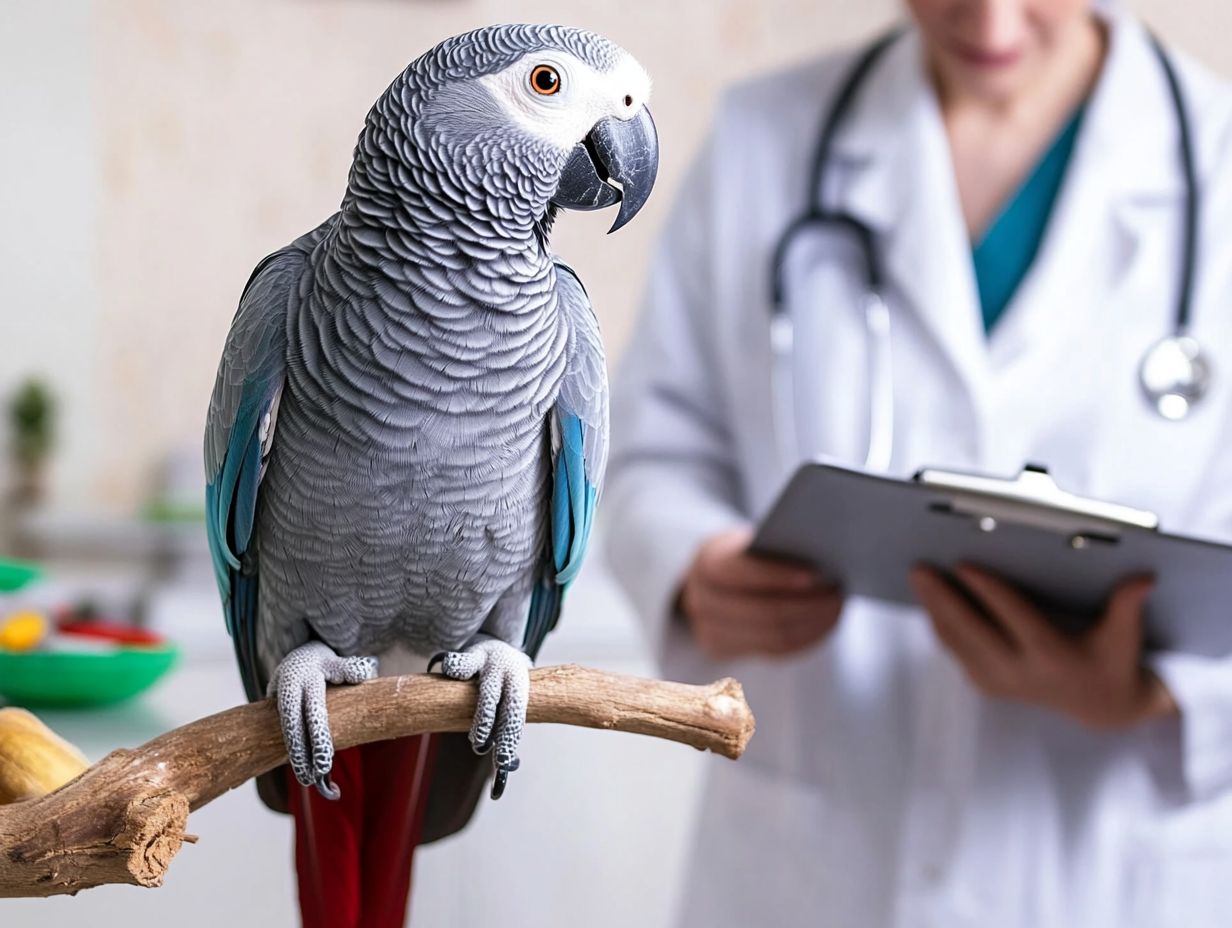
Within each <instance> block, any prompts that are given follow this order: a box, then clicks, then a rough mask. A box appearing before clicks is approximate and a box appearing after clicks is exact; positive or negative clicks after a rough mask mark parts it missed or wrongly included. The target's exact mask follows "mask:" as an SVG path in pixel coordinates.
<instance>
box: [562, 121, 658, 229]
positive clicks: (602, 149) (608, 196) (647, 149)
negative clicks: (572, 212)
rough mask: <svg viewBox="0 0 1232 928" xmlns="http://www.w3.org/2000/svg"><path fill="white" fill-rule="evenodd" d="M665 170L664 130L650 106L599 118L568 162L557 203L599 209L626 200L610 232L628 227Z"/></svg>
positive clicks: (582, 208)
mask: <svg viewBox="0 0 1232 928" xmlns="http://www.w3.org/2000/svg"><path fill="white" fill-rule="evenodd" d="M658 174H659V133H658V131H657V130H656V129H655V124H654V120H653V119H652V118H651V117H650V110H648V109H647V108H646V107H644V106H643V107H642V108H641V110H640V111H639V112H638V114H637V115H636V116H634V117H633V118H632V119H627V120H622V119H616V118H615V117H608V118H607V119H604V120H601V121H600V122H598V123H597V124H596V125H595V127H594V128H593V129H591V130H590V134H589V135H588V136H586V138H585V139H583V140H582V141H581V142H579V143H578V144H577V145H576V146H575V147H574V149H573V153H572V154H571V155H570V156H569V160H568V161H567V162H565V168H564V170H563V171H562V172H561V175H560V186H559V187H557V188H556V195H555V196H554V197H552V203H554V204H555V205H556V206H559V207H561V208H562V209H576V210H594V209H604V208H605V207H608V206H613V205H615V204H616V203H619V204H620V212H619V213H618V214H617V216H616V221H615V222H614V223H613V224H612V228H611V229H609V230H608V232H609V234H610V233H612V232H615V231H616V230H617V229H619V228H621V227H623V226H625V225H626V224H627V223H628V222H629V220H630V219H632V218H633V217H634V216H636V215H637V214H638V213H639V212H640V211H641V209H642V207H643V206H645V205H646V201H647V200H648V199H649V198H650V191H651V190H653V189H654V184H655V178H656V177H657V176H658Z"/></svg>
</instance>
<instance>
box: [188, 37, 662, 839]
mask: <svg viewBox="0 0 1232 928" xmlns="http://www.w3.org/2000/svg"><path fill="white" fill-rule="evenodd" d="M649 90H650V82H649V79H648V77H647V75H646V73H645V71H644V70H643V69H642V67H641V66H640V65H639V64H638V63H637V62H636V61H635V60H634V59H633V58H632V57H631V56H630V55H629V54H628V53H627V52H625V51H624V50H623V49H621V48H619V47H617V46H616V45H614V44H612V43H611V42H609V41H608V40H606V39H604V38H602V37H600V36H598V35H595V34H593V33H589V32H585V31H581V30H578V29H572V28H564V27H559V26H526V25H516V26H515V25H505V26H493V27H490V28H485V29H479V30H477V31H474V32H471V33H468V34H465V35H461V36H457V37H455V38H452V39H449V40H447V41H445V42H443V43H441V44H440V45H438V46H437V47H436V48H434V49H432V50H431V51H429V52H427V53H426V54H424V55H423V56H422V57H420V58H419V59H417V60H416V61H414V62H413V63H412V64H411V65H410V66H409V67H408V68H407V69H406V70H405V71H404V72H403V73H402V74H401V75H400V76H399V77H398V78H396V79H395V80H394V82H393V83H392V84H391V85H390V86H389V88H388V89H387V90H386V91H385V92H384V93H383V94H382V95H381V97H380V99H378V100H377V102H376V104H375V105H374V106H373V107H372V110H371V111H370V113H369V114H368V117H367V120H366V122H365V124H364V128H363V131H362V132H361V133H360V136H359V140H358V143H357V145H356V149H355V155H354V161H353V164H352V166H351V171H350V176H349V180H348V183H347V188H346V194H345V196H344V198H343V201H342V205H341V208H340V209H339V211H338V212H337V213H335V214H334V215H333V216H331V217H330V218H329V219H327V220H326V221H325V222H324V223H322V224H321V225H320V226H318V227H317V228H316V229H314V230H313V231H311V232H309V233H308V234H306V235H304V236H302V237H301V238H299V239H297V240H296V241H294V242H293V243H291V244H290V245H288V246H287V247H285V248H283V249H282V250H280V251H277V252H275V253H274V254H272V255H270V256H269V257H267V258H265V259H264V260H263V261H262V262H261V263H260V264H259V265H258V266H257V268H256V270H255V271H254V272H253V274H252V276H251V278H250V279H249V281H248V284H247V286H246V287H245V290H244V293H243V296H242V298H241V300H240V305H239V309H238V311H237V313H236V315H235V318H234V321H233V323H232V325H231V330H230V333H229V334H228V336H227V340H226V345H225V348H224V350H223V356H222V361H221V364H220V366H219V370H218V377H217V381H216V383H215V386H214V392H213V395H212V397H211V400H210V406H209V413H208V421H207V425H206V434H205V466H206V476H207V490H206V499H207V509H208V519H207V524H208V531H209V541H210V549H211V552H212V554H213V558H214V565H215V569H216V574H217V580H218V585H219V589H220V590H221V593H222V598H223V602H224V608H225V611H226V617H227V626H228V629H229V631H230V633H231V635H232V637H233V640H234V645H235V652H236V656H237V659H238V662H239V666H240V672H241V675H242V677H243V681H244V685H245V687H246V690H247V694H248V697H249V698H250V699H254V700H255V699H259V698H261V697H263V696H265V695H266V693H267V689H268V691H269V693H270V694H271V695H276V697H277V703H278V710H279V713H280V716H281V720H282V726H283V734H284V737H285V740H286V746H287V751H288V755H289V758H290V765H291V770H292V771H293V773H294V776H295V778H296V780H298V782H299V783H300V784H304V785H309V784H312V785H315V786H316V788H317V789H318V790H320V791H321V793H322V794H324V795H327V796H329V797H335V796H337V794H338V789H337V787H335V785H334V784H333V782H332V781H331V779H330V775H331V766H332V765H333V763H334V752H333V745H332V742H331V739H330V734H329V725H328V720H327V717H326V708H325V699H324V696H325V685H326V683H327V682H328V683H357V682H360V681H363V680H366V679H369V678H370V677H372V676H373V675H374V674H375V673H376V672H377V660H378V658H379V659H381V660H382V661H387V662H388V663H389V664H390V665H391V666H389V667H387V666H385V665H384V664H383V665H382V669H383V670H386V671H388V670H390V669H391V668H392V669H398V667H400V666H401V664H400V663H399V661H398V656H400V655H405V654H407V653H410V654H413V655H418V656H420V657H421V658H427V657H430V656H432V655H434V654H438V652H440V656H441V657H442V667H443V670H444V673H445V674H446V675H448V676H450V677H453V678H455V679H470V678H478V681H479V693H480V697H479V702H478V706H477V709H476V713H475V718H474V725H473V727H472V729H471V732H470V745H471V746H473V748H474V750H475V751H476V752H480V751H484V750H487V749H488V748H494V751H493V762H494V763H493V766H494V768H495V771H496V781H495V783H494V785H493V794H494V795H499V793H500V791H501V790H502V788H503V786H504V783H505V779H506V777H507V775H508V773H509V772H511V771H513V770H515V769H517V766H518V755H517V748H518V741H519V737H520V734H521V731H522V727H523V722H524V719H525V712H526V701H527V693H528V688H529V676H528V673H529V668H530V665H531V660H532V659H533V657H534V656H535V654H536V652H537V651H538V649H539V646H540V645H541V643H542V642H543V639H544V636H545V635H546V634H547V632H548V631H549V630H550V629H551V628H552V627H553V626H554V624H555V623H556V620H557V617H558V615H559V613H560V608H561V596H562V593H563V590H564V588H565V587H566V586H567V585H568V583H569V582H570V581H571V580H572V579H573V578H574V576H575V575H576V573H577V571H578V568H579V566H580V564H581V561H582V558H583V555H584V553H585V550H586V544H587V539H588V537H589V534H590V529H591V524H592V519H593V516H594V509H595V503H596V499H597V497H598V494H599V488H600V484H601V482H602V475H603V469H604V464H605V458H606V454H607V427H608V425H607V381H606V371H605V362H604V357H603V349H602V344H601V341H600V337H599V331H598V325H597V323H596V319H595V316H594V313H593V312H592V309H591V306H590V302H589V300H588V299H587V296H586V292H585V290H584V289H583V287H582V285H581V282H580V281H579V280H578V278H577V276H576V275H575V274H574V273H573V272H572V271H571V270H570V269H569V268H568V267H566V266H565V265H564V264H562V263H561V262H560V261H559V260H557V259H556V258H554V257H553V255H552V253H551V252H550V250H549V247H548V233H549V230H550V228H551V226H552V222H553V219H554V217H555V215H556V212H557V210H558V209H560V208H566V209H583V210H590V209H599V208H603V207H606V206H612V205H615V204H616V203H619V204H620V211H619V214H618V216H617V218H616V220H615V225H614V226H613V227H612V230H613V231H614V230H615V229H617V228H619V227H621V226H623V225H624V224H625V223H627V222H628V221H629V220H630V219H632V217H633V216H634V215H635V214H636V213H637V212H638V211H639V210H640V209H641V207H642V206H643V205H644V203H645V202H646V199H647V197H648V196H649V194H650V190H651V187H652V186H653V184H654V180H655V176H656V173H657V167H658V141H657V136H656V132H655V128H654V123H653V121H652V119H651V117H650V114H649V112H648V110H647V109H646V105H645V104H646V100H647V97H648V95H649ZM419 666H420V667H421V668H422V666H423V663H422V662H421V663H420V664H419ZM440 752H441V753H440V754H439V755H437V756H436V760H437V766H438V769H437V770H436V771H435V774H434V779H435V780H436V781H438V782H434V783H433V786H432V792H433V794H434V796H435V795H437V794H439V795H441V796H447V797H451V798H450V799H447V800H445V801H447V802H453V803H454V804H462V805H465V803H466V801H467V800H466V798H465V796H466V795H467V794H468V791H470V787H469V786H466V787H463V786H461V785H460V784H458V783H441V782H439V781H440V780H441V779H442V778H443V777H446V773H445V771H443V770H442V769H440V766H441V763H442V762H443V759H444V758H445V756H446V755H447V754H448V750H447V748H446V745H445V743H442V744H441V745H440ZM343 753H346V752H343ZM339 756H340V757H341V756H342V755H341V754H340V755H339ZM449 756H451V757H453V758H454V759H455V760H457V756H458V755H457V752H456V751H454V752H453V754H452V755H449ZM467 756H468V757H473V755H472V754H471V753H470V752H469V750H468V752H467ZM463 766H465V765H463ZM455 775H456V776H459V777H460V776H462V772H460V771H457V770H455V771H454V773H452V774H450V777H453V776H455ZM472 779H473V778H472ZM284 784H285V778H284V780H283V781H282V782H281V783H280V782H277V781H273V782H269V781H267V782H266V783H265V784H264V788H263V795H264V796H266V797H267V801H271V802H273V803H275V804H277V802H278V801H279V797H277V796H276V795H275V794H277V793H279V792H280V789H279V787H282V786H283V785H284ZM305 795H307V793H305ZM281 798H282V799H285V798H286V797H285V795H284V796H283V797H281ZM316 801H318V802H319V800H316ZM469 801H470V803H471V805H472V806H473V801H474V798H473V795H472V796H471V798H470V800H469ZM292 804H293V805H294V803H292ZM437 811H438V810H433V809H431V808H430V809H429V810H428V813H427V814H428V816H429V819H432V818H433V814H434V812H437ZM460 814H461V819H462V821H465V818H466V816H467V815H469V807H466V808H465V809H463V810H462V812H461V813H460ZM458 815H459V813H458V811H457V810H456V809H455V810H447V811H445V812H443V813H440V814H439V815H437V818H438V819H440V820H441V821H447V820H450V819H451V818H453V819H456V818H457V816H458ZM456 824H457V823H456V821H455V824H454V825H442V826H441V830H442V831H444V830H451V829H452V828H454V827H456ZM431 830H432V828H431V826H429V831H431Z"/></svg>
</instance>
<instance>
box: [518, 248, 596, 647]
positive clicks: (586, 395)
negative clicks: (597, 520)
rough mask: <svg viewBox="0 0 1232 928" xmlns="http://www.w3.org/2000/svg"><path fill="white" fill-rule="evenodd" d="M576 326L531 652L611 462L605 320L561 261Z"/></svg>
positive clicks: (584, 540) (561, 402)
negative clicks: (602, 331) (547, 555)
mask: <svg viewBox="0 0 1232 928" xmlns="http://www.w3.org/2000/svg"><path fill="white" fill-rule="evenodd" d="M556 272H557V273H556V290H557V298H558V300H559V303H560V309H561V312H562V313H563V314H564V316H565V318H566V320H567V324H568V327H569V341H568V348H567V351H566V365H565V376H564V380H563V381H562V383H561V388H560V395H559V396H558V397H557V400H556V405H555V406H554V407H553V409H552V412H551V413H550V415H551V417H552V421H551V432H552V454H553V461H552V495H551V562H550V564H549V565H548V569H547V570H546V571H545V576H544V577H543V578H542V579H541V580H540V582H539V584H538V585H537V586H536V587H535V590H534V592H533V594H532V596H531V607H530V617H529V621H528V622H527V626H526V634H525V637H524V639H523V643H522V647H523V650H525V651H526V653H527V654H529V655H530V656H531V657H532V658H533V657H535V656H536V655H537V654H538V651H539V648H540V646H541V645H542V644H543V639H544V638H545V637H546V636H547V633H548V632H550V631H551V630H552V629H553V628H554V627H555V626H556V621H557V619H559V617H560V607H561V599H562V596H563V593H564V590H565V589H566V588H567V587H568V586H569V584H570V583H572V582H573V580H574V578H575V577H576V576H577V573H578V571H579V570H580V569H581V566H582V561H583V560H584V558H585V555H586V548H587V545H588V544H589V542H590V533H591V527H592V525H593V523H594V516H595V508H596V506H597V504H598V501H599V492H600V489H601V488H602V485H603V471H604V469H605V468H606V466H607V444H608V396H607V363H606V360H605V358H604V353H603V340H602V338H601V337H600V334H599V320H598V319H597V318H596V317H595V313H594V310H593V309H592V308H591V305H590V298H589V297H588V296H587V295H586V288H585V287H583V286H582V281H581V279H580V278H579V277H578V276H577V274H576V272H574V270H573V269H572V268H571V267H569V266H568V265H566V264H564V263H562V262H560V261H557V262H556Z"/></svg>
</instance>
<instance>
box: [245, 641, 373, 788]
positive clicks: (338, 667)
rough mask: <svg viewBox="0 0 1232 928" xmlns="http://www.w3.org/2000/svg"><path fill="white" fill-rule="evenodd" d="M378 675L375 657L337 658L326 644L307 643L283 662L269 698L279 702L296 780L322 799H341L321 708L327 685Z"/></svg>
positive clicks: (327, 726) (270, 688)
mask: <svg viewBox="0 0 1232 928" xmlns="http://www.w3.org/2000/svg"><path fill="white" fill-rule="evenodd" d="M375 677H376V658H375V657H339V656H338V655H337V654H336V653H335V652H334V651H333V649H332V648H330V647H329V645H327V644H325V643H323V642H320V641H310V642H308V644H305V645H301V646H300V647H298V648H296V649H295V650H294V651H292V652H291V653H290V654H288V655H287V656H286V657H284V658H283V659H282V663H280V664H279V665H278V669H277V670H275V671H274V677H273V679H272V680H270V684H269V689H268V691H267V692H268V694H269V695H270V696H276V697H277V700H278V718H279V719H280V720H281V722H282V738H283V741H284V742H285V743H286V746H287V759H288V760H289V761H290V763H291V771H292V772H293V773H294V774H295V779H296V780H298V781H299V782H300V783H301V784H303V785H304V786H315V787H316V788H317V791H318V792H319V793H320V794H321V795H322V796H324V797H325V798H326V799H337V798H338V797H339V796H341V795H342V793H341V791H340V790H339V789H338V787H337V786H335V785H334V783H333V781H332V780H330V778H329V772H330V770H331V769H333V766H334V739H333V737H332V736H331V735H330V733H329V713H328V712H327V711H326V708H325V684H326V683H336V684H337V683H349V684H355V683H363V682H364V681H365V680H371V679H373V678H375Z"/></svg>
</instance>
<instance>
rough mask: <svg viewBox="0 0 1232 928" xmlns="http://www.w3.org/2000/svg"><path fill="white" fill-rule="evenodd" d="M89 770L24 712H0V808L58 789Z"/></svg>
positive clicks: (80, 758) (77, 755)
mask: <svg viewBox="0 0 1232 928" xmlns="http://www.w3.org/2000/svg"><path fill="white" fill-rule="evenodd" d="M88 766H90V762H89V761H88V760H86V758H85V755H84V754H82V753H81V752H80V751H79V750H77V748H75V747H73V746H72V745H71V744H69V743H68V742H67V741H65V740H64V739H63V738H61V737H60V736H59V735H57V734H56V733H55V732H54V731H52V730H51V729H50V728H48V727H47V726H46V725H44V724H43V723H42V722H40V721H39V720H38V719H37V718H35V717H34V716H33V715H31V714H30V713H29V712H27V711H26V710H25V709H13V708H10V709H0V805H3V804H4V803H8V802H18V801H20V800H23V799H33V798H35V797H36V796H42V795H44V794H46V793H50V792H51V791H52V790H55V789H59V788H60V787H61V786H63V785H64V784H65V783H67V782H68V781H69V780H71V779H73V777H75V776H77V775H78V774H79V773H81V772H82V771H83V770H85V769H86V768H87V767H88Z"/></svg>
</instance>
